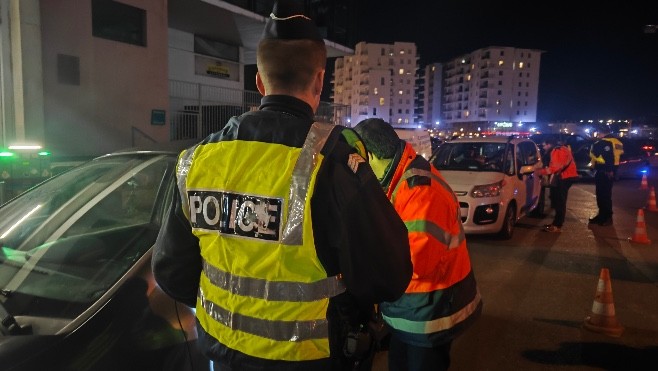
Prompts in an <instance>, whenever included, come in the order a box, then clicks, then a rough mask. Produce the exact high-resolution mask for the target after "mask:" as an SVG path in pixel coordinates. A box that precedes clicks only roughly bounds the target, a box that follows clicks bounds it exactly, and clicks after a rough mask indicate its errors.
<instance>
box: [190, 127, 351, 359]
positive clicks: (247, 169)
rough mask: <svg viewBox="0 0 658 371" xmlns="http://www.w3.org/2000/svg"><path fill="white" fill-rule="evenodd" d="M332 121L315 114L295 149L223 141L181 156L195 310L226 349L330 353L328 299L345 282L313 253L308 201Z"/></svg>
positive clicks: (292, 355)
mask: <svg viewBox="0 0 658 371" xmlns="http://www.w3.org/2000/svg"><path fill="white" fill-rule="evenodd" d="M333 128H334V126H333V125H329V124H320V123H314V124H313V125H312V127H311V130H310V131H309V133H308V135H307V137H306V140H305V142H304V145H303V146H302V148H301V149H300V148H291V147H287V146H284V145H280V144H272V143H262V142H247V141H240V140H231V141H226V142H221V141H220V142H217V143H207V144H200V145H198V146H196V147H194V148H191V149H190V150H188V151H186V152H185V153H182V154H181V156H180V159H179V167H178V168H177V175H178V176H179V179H178V185H179V189H180V192H181V196H182V197H183V206H184V208H185V211H186V215H187V216H188V218H189V219H190V223H191V224H192V227H193V232H194V234H195V235H196V236H197V237H198V238H199V241H200V242H199V244H200V247H201V255H202V258H203V274H202V275H201V279H200V284H199V294H198V300H197V318H198V320H199V323H200V324H201V326H202V327H203V329H204V330H205V331H206V332H207V333H208V334H209V335H210V336H212V337H214V338H216V339H217V340H218V341H219V342H220V343H222V344H224V345H225V346H227V347H229V348H231V349H235V350H237V351H240V352H243V353H245V354H248V355H251V356H255V357H259V358H266V359H272V360H286V361H303V360H313V359H320V358H327V357H329V342H328V323H327V319H326V311H327V307H328V300H329V298H330V297H333V296H336V295H338V294H340V293H342V292H344V291H345V287H344V285H343V282H342V278H341V277H340V276H333V277H327V274H326V272H325V271H324V268H323V267H322V265H321V263H320V262H319V259H318V258H317V255H316V252H315V244H314V240H313V230H312V225H311V222H310V221H311V219H310V208H309V206H310V198H311V196H312V193H313V187H314V182H315V176H316V175H317V172H318V170H319V167H320V164H321V162H322V160H323V156H322V154H321V150H322V148H323V146H324V145H325V143H326V140H327V138H328V136H329V134H330V133H331V131H332V130H333ZM256 154H258V155H256ZM249 155H251V156H249ZM220 157H221V158H220ZM193 162H195V163H194V166H192V163H193ZM204 165H205V166H204ZM236 168H237V169H240V173H239V174H237V173H231V171H235V170H233V169H236ZM240 202H242V205H240ZM279 206H280V210H279V209H278V208H279Z"/></svg>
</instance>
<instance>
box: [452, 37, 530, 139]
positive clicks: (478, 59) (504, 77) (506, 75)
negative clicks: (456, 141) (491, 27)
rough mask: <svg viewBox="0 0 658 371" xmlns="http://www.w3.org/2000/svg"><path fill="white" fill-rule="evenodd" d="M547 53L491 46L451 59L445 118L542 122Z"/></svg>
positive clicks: (459, 122)
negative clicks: (542, 67)
mask: <svg viewBox="0 0 658 371" xmlns="http://www.w3.org/2000/svg"><path fill="white" fill-rule="evenodd" d="M541 53H542V51H540V50H535V49H518V48H512V47H497V46H491V47H488V48H483V49H478V50H475V51H473V52H471V53H469V54H466V55H463V56H460V57H458V58H454V59H452V60H450V61H448V62H447V63H446V67H445V78H444V98H443V105H442V109H443V122H445V123H446V124H447V125H448V126H449V127H450V126H453V127H455V128H456V127H457V126H459V127H464V126H467V127H469V126H470V127H469V129H470V130H476V128H477V127H479V128H483V127H484V128H486V129H492V128H495V127H496V125H497V123H498V122H507V123H510V122H514V123H517V125H518V123H534V122H536V120H537V100H538V89H539V68H540V62H541ZM464 124H470V125H464ZM483 130H485V129H483Z"/></svg>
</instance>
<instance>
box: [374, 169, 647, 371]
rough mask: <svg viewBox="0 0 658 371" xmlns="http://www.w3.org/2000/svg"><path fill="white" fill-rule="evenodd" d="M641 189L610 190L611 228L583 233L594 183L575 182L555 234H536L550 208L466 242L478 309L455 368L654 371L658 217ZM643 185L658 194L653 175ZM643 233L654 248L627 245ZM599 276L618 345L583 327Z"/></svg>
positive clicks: (627, 184) (592, 210) (636, 185)
mask: <svg viewBox="0 0 658 371" xmlns="http://www.w3.org/2000/svg"><path fill="white" fill-rule="evenodd" d="M641 183H642V182H641V180H640V179H632V180H620V181H618V182H617V183H615V185H614V188H613V205H614V217H613V219H614V224H613V225H612V226H607V227H602V226H598V225H588V218H589V217H591V216H594V215H595V214H596V211H597V207H596V198H595V196H594V184H593V183H591V182H580V183H577V184H575V185H574V186H573V187H572V189H571V190H570V192H569V200H568V205H567V208H568V210H567V218H566V222H565V224H564V226H563V229H562V232H561V233H547V232H544V231H542V230H541V228H542V226H543V225H544V224H549V223H550V222H551V221H552V210H549V211H550V213H549V214H548V215H546V216H544V217H542V218H525V219H522V220H521V221H520V222H519V224H518V225H517V229H516V231H515V234H514V236H513V238H512V239H510V240H507V241H505V240H497V239H495V238H492V237H489V236H467V241H468V245H469V251H470V253H471V259H472V264H473V267H474V271H475V275H476V278H477V280H478V286H479V289H480V291H481V294H482V297H483V301H484V309H483V314H482V317H481V318H480V319H479V320H478V322H477V323H476V324H475V325H474V326H473V327H471V328H470V329H469V330H468V331H467V332H466V333H464V334H463V335H462V336H461V337H460V338H458V339H457V340H456V341H455V342H454V343H453V350H452V357H453V359H452V367H451V370H452V371H461V370H469V371H471V370H477V371H481V370H482V371H483V370H505V371H507V370H656V369H658V212H655V211H648V210H646V208H647V207H648V206H649V204H650V189H642V187H641ZM647 184H648V186H649V187H650V186H653V187H654V189H658V168H656V167H654V168H652V169H651V172H650V174H649V176H648V177H647ZM641 209H642V211H643V213H644V220H645V223H644V224H645V225H644V228H642V225H641V223H639V221H640V219H639V210H641ZM638 227H639V228H638ZM643 230H644V231H645V232H646V238H647V239H649V240H650V241H651V243H650V244H641V243H635V242H632V241H630V240H629V238H632V239H635V240H637V239H638V238H637V237H638V236H640V237H641V236H645V235H644V234H643V233H641V232H643ZM637 232H640V233H637ZM602 268H607V269H608V271H609V273H610V285H611V286H610V287H611V292H610V293H611V294H612V300H613V303H612V304H613V308H612V311H610V310H609V309H607V310H605V311H604V313H606V314H608V315H612V316H613V317H614V318H615V319H616V320H617V322H618V323H619V324H620V325H621V326H622V327H623V333H622V334H621V336H620V337H612V336H608V335H604V334H601V333H598V332H593V331H590V330H587V329H584V328H583V323H584V320H585V317H586V316H589V315H591V314H592V313H593V312H592V311H593V310H594V308H593V304H594V298H595V295H596V294H597V291H598V290H599V288H598V283H599V278H600V276H601V271H602ZM598 313H600V312H598ZM386 355H387V354H386V353H385V352H382V353H379V354H377V356H376V358H375V363H374V367H373V370H376V371H385V370H387V362H386Z"/></svg>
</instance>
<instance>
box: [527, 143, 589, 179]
mask: <svg viewBox="0 0 658 371" xmlns="http://www.w3.org/2000/svg"><path fill="white" fill-rule="evenodd" d="M549 137H551V138H555V139H556V140H557V142H558V143H562V144H563V145H566V146H568V147H569V148H570V149H571V153H572V154H573V158H574V161H576V170H577V171H578V176H579V177H580V179H594V170H593V169H592V167H591V166H590V164H589V163H590V157H589V151H590V148H591V146H592V144H594V142H595V140H594V139H591V138H585V137H583V136H581V135H578V134H563V133H542V134H533V135H531V136H530V139H531V140H532V141H533V142H535V143H536V144H537V146H538V147H539V149H540V152H541V154H542V156H545V154H544V153H543V149H542V147H541V144H542V142H543V141H544V140H546V138H549ZM542 158H543V157H542Z"/></svg>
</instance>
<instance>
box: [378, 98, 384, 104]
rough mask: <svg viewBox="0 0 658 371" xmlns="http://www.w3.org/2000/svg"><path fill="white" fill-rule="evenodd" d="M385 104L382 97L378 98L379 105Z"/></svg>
mask: <svg viewBox="0 0 658 371" xmlns="http://www.w3.org/2000/svg"><path fill="white" fill-rule="evenodd" d="M384 104H385V101H384V97H381V98H379V105H380V106H383V105H384Z"/></svg>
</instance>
